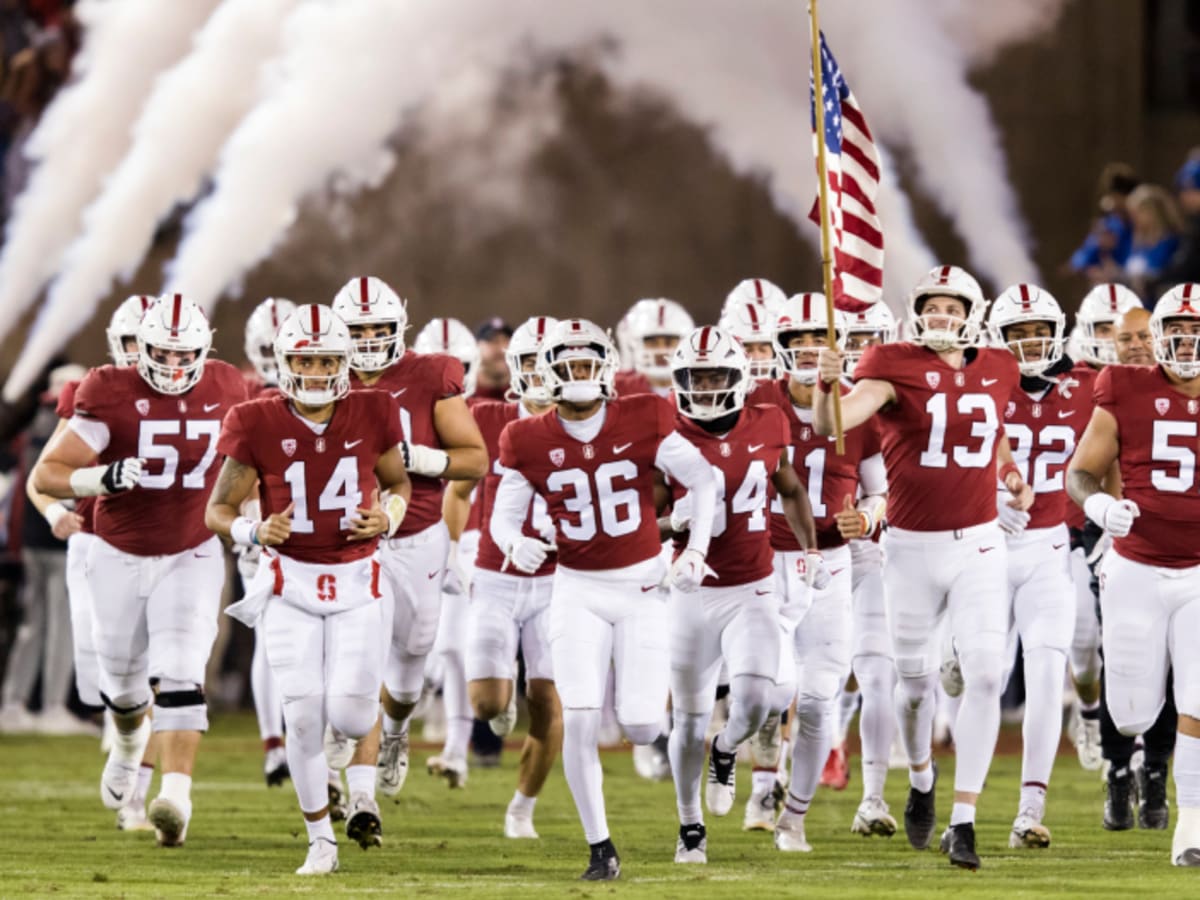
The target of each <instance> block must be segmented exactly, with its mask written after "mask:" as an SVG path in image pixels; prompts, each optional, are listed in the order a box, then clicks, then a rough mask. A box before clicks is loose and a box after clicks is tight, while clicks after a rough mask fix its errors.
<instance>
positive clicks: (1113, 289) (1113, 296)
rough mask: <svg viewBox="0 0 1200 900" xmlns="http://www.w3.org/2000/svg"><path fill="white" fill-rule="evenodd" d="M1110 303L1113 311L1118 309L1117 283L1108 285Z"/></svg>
mask: <svg viewBox="0 0 1200 900" xmlns="http://www.w3.org/2000/svg"><path fill="white" fill-rule="evenodd" d="M1108 305H1109V308H1110V309H1111V310H1112V311H1113V312H1116V311H1117V286H1116V285H1115V284H1110V285H1109V286H1108Z"/></svg>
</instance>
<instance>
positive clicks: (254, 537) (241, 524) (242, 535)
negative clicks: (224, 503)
mask: <svg viewBox="0 0 1200 900" xmlns="http://www.w3.org/2000/svg"><path fill="white" fill-rule="evenodd" d="M261 524H262V522H259V521H257V520H255V519H248V518H246V517H245V516H238V517H237V518H236V519H234V520H233V524H231V525H230V526H229V536H230V537H231V538H232V539H233V542H234V543H235V544H243V545H244V546H247V547H254V546H257V545H258V543H259V540H258V526H260V525H261Z"/></svg>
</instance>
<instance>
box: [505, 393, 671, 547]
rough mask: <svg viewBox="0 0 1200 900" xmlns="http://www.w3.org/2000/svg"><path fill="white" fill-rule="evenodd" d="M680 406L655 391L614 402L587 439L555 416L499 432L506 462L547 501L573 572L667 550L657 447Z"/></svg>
mask: <svg viewBox="0 0 1200 900" xmlns="http://www.w3.org/2000/svg"><path fill="white" fill-rule="evenodd" d="M674 430H675V410H674V409H673V408H672V407H671V405H670V404H668V403H667V402H666V401H665V400H662V399H661V398H659V397H656V396H655V395H654V394H639V395H637V396H634V397H625V398H622V399H619V400H611V401H609V402H608V404H607V406H606V412H605V419H604V425H603V427H602V428H601V429H600V433H599V434H597V435H596V437H595V439H594V440H592V441H589V442H587V443H583V442H581V441H577V440H576V439H575V438H573V437H571V436H570V435H569V434H567V432H566V430H565V429H564V428H563V426H562V423H561V422H560V421H559V418H558V415H557V414H556V413H549V414H547V415H544V416H535V417H533V418H529V419H518V420H517V421H515V422H512V423H510V424H509V425H508V427H507V428H505V429H504V432H503V433H502V434H501V435H500V465H502V466H504V467H505V468H506V469H516V470H517V471H518V472H520V473H521V474H522V475H524V476H525V478H526V480H527V481H528V482H529V483H530V484H531V485H533V489H534V492H535V493H537V494H540V495H541V496H542V498H543V499H545V501H546V504H547V507H548V509H549V513H550V518H551V520H553V521H554V523H555V525H556V527H557V530H558V538H557V541H556V543H557V544H558V561H559V562H560V563H561V564H562V565H564V566H568V567H570V568H572V569H622V568H625V567H627V566H632V565H634V564H636V563H640V562H644V561H645V560H647V559H650V558H651V557H654V556H657V555H658V553H659V551H660V550H661V549H662V544H661V542H660V540H659V534H658V519H657V517H656V515H657V514H656V511H655V506H654V472H655V468H654V461H655V458H656V457H657V454H658V445H659V444H660V443H662V440H663V438H665V437H667V435H669V434H670V433H671V432H672V431H674Z"/></svg>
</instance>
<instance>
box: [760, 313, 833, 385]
mask: <svg viewBox="0 0 1200 900" xmlns="http://www.w3.org/2000/svg"><path fill="white" fill-rule="evenodd" d="M828 330H829V322H828V319H827V318H826V312H825V295H824V294H817V293H807V294H796V295H795V296H794V297H789V298H788V300H787V302H786V303H784V304H783V306H782V307H780V310H779V316H778V317H777V318H776V319H775V330H774V332H773V340H774V343H775V355H776V356H777V357H779V362H780V364H781V365H782V366H783V371H784V372H786V373H787V374H788V375H789V376H791V377H792V378H793V379H795V380H796V381H798V382H800V383H801V384H815V383H816V381H817V354H818V353H820V350H821V348H822V347H824V346H825V340H826V339H825V338H824V337H822V338H818V339H815V340H814V341H813V343H812V345H811V346H808V347H789V346H788V343H789V342H790V341H791V338H792V336H793V335H796V334H805V333H811V332H827V331H828Z"/></svg>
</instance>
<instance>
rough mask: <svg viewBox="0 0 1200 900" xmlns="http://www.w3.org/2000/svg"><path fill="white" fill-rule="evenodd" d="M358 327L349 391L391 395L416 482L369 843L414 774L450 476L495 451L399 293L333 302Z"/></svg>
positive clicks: (478, 468)
mask: <svg viewBox="0 0 1200 900" xmlns="http://www.w3.org/2000/svg"><path fill="white" fill-rule="evenodd" d="M333 311H334V313H335V314H336V315H337V316H338V317H339V318H341V319H342V320H343V321H344V322H345V323H346V324H347V326H349V329H350V337H351V340H352V342H353V344H352V347H351V350H350V389H351V390H352V391H353V390H376V391H385V392H386V393H387V394H388V396H389V397H391V400H392V408H393V415H394V417H396V418H398V419H399V421H400V426H401V429H402V430H403V433H404V441H403V443H402V445H401V452H402V453H403V455H404V463H405V466H406V467H407V469H408V473H409V475H410V476H411V480H412V500H411V503H410V505H409V509H408V513H407V515H406V516H405V518H404V522H403V523H402V525H401V526H400V528H399V529H398V530H397V531H396V533H395V535H394V536H392V537H389V539H388V540H387V541H386V542H385V543H384V546H383V548H382V550H381V558H382V562H383V574H384V576H385V578H386V579H387V583H388V586H389V588H390V591H389V592H385V596H390V597H391V602H392V604H393V606H394V611H393V614H392V616H391V618H390V629H389V630H388V635H389V648H388V654H387V662H386V664H385V665H384V687H385V690H384V692H383V694H382V700H383V727H382V731H383V737H382V741H381V743H380V745H379V747H378V749H376V747H375V746H374V744H375V737H374V735H375V734H376V732H375V731H372V734H371V737H370V739H369V740H364V741H360V742H359V744H358V746H357V747H356V748H355V749H354V755H353V758H352V759H351V763H350V765H349V766H348V767H347V769H346V778H347V782H348V787H349V790H350V807H349V809H348V811H347V818H346V832H347V834H349V835H350V836H351V837H354V838H355V839H356V840H358V841H359V843H360V844H361V845H363V846H364V847H365V846H369V845H370V844H372V843H376V842H377V839H378V837H379V835H380V832H381V827H382V824H381V822H380V821H379V808H378V806H377V805H376V803H375V798H374V789H375V786H376V784H378V787H379V789H380V790H381V791H383V793H384V794H385V795H386V796H389V797H391V796H395V795H396V794H397V793H398V792H399V791H400V789H401V787H402V786H403V785H404V780H405V778H406V777H407V775H408V720H409V717H410V716H411V715H412V711H413V708H414V707H415V706H416V703H417V701H418V700H419V699H420V697H421V688H422V686H423V684H424V680H425V661H426V657H427V656H428V655H429V652H430V651H431V650H432V649H433V641H434V638H435V637H436V635H437V625H438V616H439V612H440V610H441V594H442V579H443V575H444V572H445V567H446V559H447V555H448V553H449V545H450V537H449V534H448V532H447V530H446V524H445V522H443V521H442V492H443V479H445V478H449V479H454V478H480V477H482V476H483V474H484V473H485V471H486V470H487V448H486V447H485V446H484V444H483V438H482V436H481V435H480V434H479V428H478V426H476V424H475V420H474V419H473V418H471V411H470V410H469V409H468V408H467V404H466V401H465V400H464V399H463V379H464V373H463V365H462V363H461V362H459V361H458V360H457V359H455V358H454V357H451V356H445V355H443V354H440V353H428V354H421V353H416V352H413V351H411V350H407V349H406V348H405V346H404V332H405V330H406V329H407V327H408V313H407V311H406V310H405V306H404V301H402V300H401V299H400V297H399V295H397V294H396V292H395V291H394V290H392V288H391V287H389V286H388V285H387V284H386V283H385V282H383V281H382V280H381V279H379V278H375V277H372V276H368V277H361V278H352V279H350V281H348V282H347V283H346V284H345V285H344V286H343V287H342V289H341V290H340V291H338V294H337V296H336V297H335V298H334V301H333Z"/></svg>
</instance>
